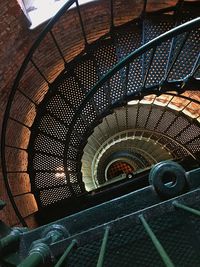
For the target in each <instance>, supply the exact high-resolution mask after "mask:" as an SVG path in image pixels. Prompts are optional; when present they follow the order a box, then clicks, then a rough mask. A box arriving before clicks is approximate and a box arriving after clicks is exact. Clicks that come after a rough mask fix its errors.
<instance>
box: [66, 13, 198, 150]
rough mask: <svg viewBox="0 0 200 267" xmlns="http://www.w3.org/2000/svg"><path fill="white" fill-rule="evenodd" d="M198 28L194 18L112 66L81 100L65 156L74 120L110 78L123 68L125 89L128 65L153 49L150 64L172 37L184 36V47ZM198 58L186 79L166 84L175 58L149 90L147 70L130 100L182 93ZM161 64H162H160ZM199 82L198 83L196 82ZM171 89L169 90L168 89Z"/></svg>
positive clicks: (192, 74)
mask: <svg viewBox="0 0 200 267" xmlns="http://www.w3.org/2000/svg"><path fill="white" fill-rule="evenodd" d="M199 27H200V18H196V19H194V20H192V21H189V22H186V23H184V24H182V25H180V26H178V27H176V28H174V29H172V30H170V31H168V32H166V33H164V34H162V35H160V36H158V37H156V38H155V39H153V40H151V41H150V42H148V43H147V44H145V45H143V46H142V47H140V48H138V49H137V50H135V51H133V52H132V53H131V54H130V55H128V56H127V57H126V58H124V59H123V60H121V61H120V62H119V63H118V64H117V65H116V66H114V67H113V68H112V69H111V70H110V71H108V72H107V73H106V74H105V75H104V76H103V77H102V78H101V79H100V80H99V81H98V82H97V83H96V85H95V86H94V87H93V88H92V89H91V90H90V91H89V92H88V94H87V95H86V97H85V99H84V100H83V102H82V103H81V105H80V107H79V109H78V110H77V112H76V113H75V114H74V116H73V118H72V121H71V124H70V126H69V131H68V136H69V138H68V140H67V143H66V146H65V154H66V152H67V150H68V148H69V142H70V136H71V134H72V133H73V129H74V125H75V124H76V120H77V119H78V117H79V116H80V114H81V113H82V111H83V110H84V108H85V107H86V105H87V103H88V102H89V101H90V100H91V99H92V98H93V96H94V95H95V93H97V91H98V89H99V88H100V87H102V86H104V85H105V84H106V83H108V84H109V81H110V79H111V78H112V77H114V75H115V74H116V73H117V72H118V71H120V70H122V69H124V68H125V73H126V79H125V86H124V87H125V88H126V87H127V84H128V74H129V70H130V64H131V63H134V60H135V59H137V58H139V57H140V56H142V55H144V54H145V53H147V52H149V51H151V50H152V49H153V53H152V56H151V60H150V61H151V62H152V61H153V56H154V54H155V51H156V48H157V47H158V46H160V45H161V44H162V43H164V42H166V41H167V40H172V39H173V38H174V37H176V36H178V35H181V34H185V33H186V35H185V38H184V40H183V44H182V46H181V49H182V47H183V46H184V44H185V42H186V40H187V38H188V35H189V33H190V32H191V31H193V30H195V29H197V28H199ZM181 49H180V51H179V53H178V55H179V54H180V52H181ZM199 57H200V53H199V55H198V58H197V59H196V62H195V64H194V66H193V69H192V71H191V73H190V75H188V76H187V77H185V79H184V80H182V81H175V82H173V81H172V82H170V83H168V81H167V78H168V77H169V75H170V72H171V70H172V68H173V65H174V64H175V62H176V60H177V58H178V56H176V58H175V60H174V61H173V63H172V65H171V66H170V67H169V66H167V68H168V69H166V74H165V77H163V80H162V81H161V83H159V84H157V85H156V86H155V85H154V86H152V87H150V88H146V86H145V85H146V80H147V76H148V73H149V70H147V75H146V77H145V80H144V83H143V87H142V88H140V90H138V91H139V94H138V93H136V95H134V94H133V95H132V99H134V98H136V99H142V98H143V97H144V96H146V95H149V94H155V95H161V94H162V93H166V92H167V91H170V90H171V91H175V90H177V91H178V92H183V91H184V90H186V88H187V86H188V85H191V83H190V81H191V80H193V79H194V76H195V74H196V72H197V71H198V69H199ZM161 63H162V62H161ZM150 67H151V64H149V68H150ZM197 82H199V81H197ZM170 88H171V89H170ZM127 99H128V96H127V92H126V94H125V99H123V100H125V101H127ZM122 102H123V103H124V101H122Z"/></svg>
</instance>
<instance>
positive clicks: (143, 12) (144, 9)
mask: <svg viewBox="0 0 200 267" xmlns="http://www.w3.org/2000/svg"><path fill="white" fill-rule="evenodd" d="M146 8H147V0H144V4H143V9H142V15H141V16H144V14H145V13H146Z"/></svg>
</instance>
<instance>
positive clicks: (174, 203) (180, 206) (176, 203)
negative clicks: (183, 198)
mask: <svg viewBox="0 0 200 267" xmlns="http://www.w3.org/2000/svg"><path fill="white" fill-rule="evenodd" d="M172 205H173V206H174V207H175V208H177V209H182V210H185V211H187V212H189V213H191V214H193V215H196V216H200V211H199V210H196V209H193V208H190V207H188V206H186V205H184V204H181V203H179V202H178V201H174V202H173V203H172Z"/></svg>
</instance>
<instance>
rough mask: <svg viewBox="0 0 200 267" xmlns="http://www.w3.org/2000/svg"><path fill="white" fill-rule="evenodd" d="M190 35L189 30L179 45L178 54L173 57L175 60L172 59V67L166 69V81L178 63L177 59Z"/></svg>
mask: <svg viewBox="0 0 200 267" xmlns="http://www.w3.org/2000/svg"><path fill="white" fill-rule="evenodd" d="M188 37H189V32H187V33H186V34H185V36H184V38H183V41H182V43H181V45H180V47H179V50H178V52H177V53H176V56H175V57H174V58H173V61H172V63H171V65H170V67H169V68H168V70H167V71H166V74H165V77H164V82H165V81H167V79H168V78H169V75H170V72H171V71H172V69H173V67H174V64H175V63H176V61H177V59H178V57H179V55H180V53H181V52H182V49H183V47H184V45H185V43H186V41H187V39H188Z"/></svg>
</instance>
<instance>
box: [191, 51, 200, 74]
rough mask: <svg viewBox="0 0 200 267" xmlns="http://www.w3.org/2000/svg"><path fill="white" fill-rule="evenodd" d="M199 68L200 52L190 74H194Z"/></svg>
mask: <svg viewBox="0 0 200 267" xmlns="http://www.w3.org/2000/svg"><path fill="white" fill-rule="evenodd" d="M199 68H200V53H199V54H198V57H197V59H196V61H195V63H194V66H193V69H192V71H191V73H190V76H194V75H195V74H196V72H197V71H198V69H199Z"/></svg>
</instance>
